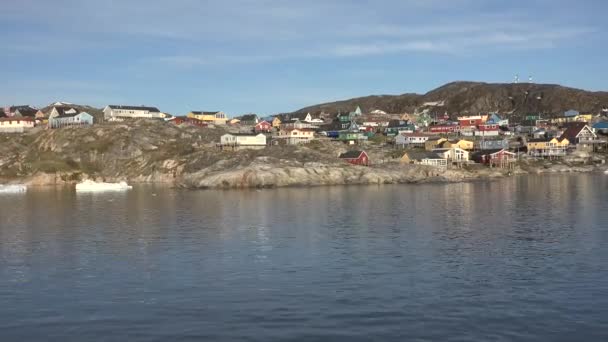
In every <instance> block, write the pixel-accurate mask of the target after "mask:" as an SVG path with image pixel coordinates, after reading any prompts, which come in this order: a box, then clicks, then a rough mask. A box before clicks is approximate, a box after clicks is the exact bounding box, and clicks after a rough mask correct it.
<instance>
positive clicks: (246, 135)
mask: <svg viewBox="0 0 608 342" xmlns="http://www.w3.org/2000/svg"><path fill="white" fill-rule="evenodd" d="M226 134H227V135H234V136H239V137H255V136H258V135H260V134H262V133H226Z"/></svg>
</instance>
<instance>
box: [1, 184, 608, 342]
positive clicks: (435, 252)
mask: <svg viewBox="0 0 608 342" xmlns="http://www.w3.org/2000/svg"><path fill="white" fill-rule="evenodd" d="M188 340H192V341H200V340H211V341H213V340H217V341H220V340H221V341H224V340H225V341H231V340H234V341H241V340H242V341H273V340H281V341H370V340H378V341H391V340H392V341H405V340H411V341H606V340H608V177H606V176H603V175H595V176H588V175H574V176H544V177H522V178H512V179H507V180H501V181H496V182H488V183H486V182H480V183H466V184H449V185H443V184H436V185H412V186H410V185H403V186H381V187H363V186H362V187H327V188H312V189H279V190H264V191H225V192H216V191H185V190H172V189H166V188H155V187H136V188H135V189H134V190H132V191H130V192H128V193H118V194H117V193H114V194H86V195H81V194H76V193H75V192H73V191H71V190H69V189H44V190H32V191H29V192H28V193H27V194H24V195H2V196H0V341H188Z"/></svg>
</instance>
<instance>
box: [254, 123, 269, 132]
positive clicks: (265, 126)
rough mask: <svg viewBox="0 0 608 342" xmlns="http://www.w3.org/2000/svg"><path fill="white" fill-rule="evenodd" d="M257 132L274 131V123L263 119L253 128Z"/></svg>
mask: <svg viewBox="0 0 608 342" xmlns="http://www.w3.org/2000/svg"><path fill="white" fill-rule="evenodd" d="M253 130H254V131H255V132H256V133H260V132H266V133H268V132H270V131H272V124H271V123H270V122H268V121H261V122H258V123H257V124H256V125H255V127H254V129H253Z"/></svg>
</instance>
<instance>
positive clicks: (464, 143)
mask: <svg viewBox="0 0 608 342" xmlns="http://www.w3.org/2000/svg"><path fill="white" fill-rule="evenodd" d="M474 145H475V143H473V142H472V141H470V140H464V139H456V140H445V141H443V142H441V143H439V144H438V145H437V147H436V148H453V147H458V148H461V149H463V150H467V151H471V150H473V149H474V147H475V146H474ZM431 150H432V149H431Z"/></svg>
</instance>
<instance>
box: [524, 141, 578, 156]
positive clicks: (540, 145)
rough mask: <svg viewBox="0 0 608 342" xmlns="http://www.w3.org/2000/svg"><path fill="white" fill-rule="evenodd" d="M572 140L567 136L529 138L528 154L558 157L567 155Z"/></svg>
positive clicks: (527, 143) (527, 144)
mask: <svg viewBox="0 0 608 342" xmlns="http://www.w3.org/2000/svg"><path fill="white" fill-rule="evenodd" d="M568 146H570V141H569V140H568V139H566V138H560V139H557V138H553V139H547V138H541V139H529V140H528V141H527V142H526V148H527V149H528V155H530V156H532V157H541V158H558V157H563V156H565V155H566V151H567V149H568Z"/></svg>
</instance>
